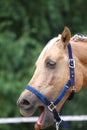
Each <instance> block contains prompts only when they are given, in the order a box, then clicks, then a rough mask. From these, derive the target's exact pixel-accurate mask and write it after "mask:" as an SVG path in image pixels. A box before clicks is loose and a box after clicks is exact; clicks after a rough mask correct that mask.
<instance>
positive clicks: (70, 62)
mask: <svg viewBox="0 0 87 130" xmlns="http://www.w3.org/2000/svg"><path fill="white" fill-rule="evenodd" d="M67 47H68V55H69V68H70V80H71V86H74V85H75V74H74V68H75V61H74V59H73V56H72V48H71V44H70V43H69V44H68V46H67Z"/></svg>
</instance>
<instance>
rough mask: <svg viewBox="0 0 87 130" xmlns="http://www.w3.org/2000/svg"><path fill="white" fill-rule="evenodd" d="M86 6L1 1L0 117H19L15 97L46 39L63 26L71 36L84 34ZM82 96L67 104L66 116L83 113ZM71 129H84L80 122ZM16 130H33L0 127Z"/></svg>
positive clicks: (68, 1) (84, 3) (85, 3)
mask: <svg viewBox="0 0 87 130" xmlns="http://www.w3.org/2000/svg"><path fill="white" fill-rule="evenodd" d="M86 6H87V1H86V0H84V1H83V0H77V1H76V0H73V1H71V0H66V1H64V0H49V1H45V0H37V1H35V0H33V1H32V0H15V1H14V0H0V117H15V116H19V115H20V114H19V109H18V108H17V106H16V101H17V98H18V97H19V94H20V93H21V91H22V90H23V89H24V86H25V84H26V83H27V82H28V81H29V79H30V77H31V76H32V74H33V71H34V63H35V60H36V57H37V56H38V55H39V53H40V50H41V49H42V47H43V46H44V45H45V44H46V43H47V41H48V40H49V39H51V38H52V37H53V36H55V35H58V33H61V31H62V30H63V28H64V26H66V25H67V26H68V27H70V29H71V31H72V33H75V32H76V33H77V32H80V33H81V32H85V33H86V32H87V26H86V24H87V17H86V8H87V7H86ZM84 93H85V94H86V90H85V89H84V90H83V91H82V92H81V93H80V94H78V96H77V95H76V97H75V99H74V100H73V101H72V102H71V103H70V102H69V103H68V104H67V105H66V107H65V108H66V113H65V114H86V107H85V106H86V105H85V104H86V102H85V101H84V102H83V99H84V98H85V97H84ZM77 102H78V104H77ZM70 104H71V105H70ZM81 104H82V105H81ZM72 106H73V107H72ZM82 106H83V107H82ZM78 108H79V109H78ZM83 109H84V111H82V110H83ZM71 126H72V127H71V128H72V129H77V130H78V129H79V130H80V129H82V128H84V129H86V124H85V123H83V122H82V123H81V122H80V123H75V124H74V123H71ZM19 127H20V129H21V130H24V129H30V128H31V129H33V126H32V124H13V125H0V129H1V130H11V129H16V130H19ZM51 128H52V129H53V127H50V128H48V129H51Z"/></svg>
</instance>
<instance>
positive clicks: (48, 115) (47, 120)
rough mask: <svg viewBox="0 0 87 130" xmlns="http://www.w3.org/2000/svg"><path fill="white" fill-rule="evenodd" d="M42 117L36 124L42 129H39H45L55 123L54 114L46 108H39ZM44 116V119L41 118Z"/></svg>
mask: <svg viewBox="0 0 87 130" xmlns="http://www.w3.org/2000/svg"><path fill="white" fill-rule="evenodd" d="M39 109H40V116H39V118H38V120H37V122H36V124H35V126H37V127H40V128H38V130H39V129H44V128H46V127H48V126H50V125H52V124H53V123H54V117H53V113H52V112H50V111H49V110H48V108H47V107H46V106H41V107H39ZM41 116H42V117H41Z"/></svg>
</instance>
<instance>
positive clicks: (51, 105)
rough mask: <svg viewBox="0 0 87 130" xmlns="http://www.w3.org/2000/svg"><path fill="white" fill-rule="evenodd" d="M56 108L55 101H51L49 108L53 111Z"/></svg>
mask: <svg viewBox="0 0 87 130" xmlns="http://www.w3.org/2000/svg"><path fill="white" fill-rule="evenodd" d="M55 108H56V106H55V105H54V103H53V102H51V103H50V105H49V106H48V109H49V110H50V111H51V112H52V111H53V110H54V109H55Z"/></svg>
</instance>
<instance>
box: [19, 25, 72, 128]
mask: <svg viewBox="0 0 87 130" xmlns="http://www.w3.org/2000/svg"><path fill="white" fill-rule="evenodd" d="M70 38H71V32H70V30H69V29H68V28H67V27H65V28H64V31H63V32H62V34H61V35H58V36H57V37H55V38H53V39H51V40H50V41H49V42H48V44H47V45H46V46H45V48H44V49H43V50H42V52H41V54H40V56H39V57H38V59H37V61H36V64H35V65H36V70H35V72H34V75H33V77H32V79H31V80H30V82H29V85H30V86H32V87H33V88H35V89H36V90H38V91H39V92H40V93H42V94H43V95H45V96H46V97H47V99H49V100H50V101H53V100H54V99H55V98H56V97H57V96H58V95H59V93H60V92H61V90H62V89H63V87H64V85H65V84H66V83H67V81H68V80H69V78H70V70H69V65H68V62H69V57H68V50H67V45H68V43H69V41H70ZM70 93H71V87H70V88H69V89H68V91H67V92H66V93H65V95H64V97H63V98H62V100H61V101H60V102H59V103H58V104H57V106H56V109H57V111H58V112H59V111H60V109H61V107H62V106H63V104H64V103H65V101H66V100H67V98H68V97H69V95H70ZM17 104H18V106H19V107H20V112H21V114H22V115H24V116H31V115H33V113H34V112H35V111H36V110H37V109H38V108H39V109H40V116H39V118H38V121H37V123H36V125H35V128H36V129H39V128H37V126H38V125H40V129H43V128H46V127H48V126H50V125H52V124H53V123H54V116H53V113H52V112H51V111H49V109H48V107H47V106H46V105H45V104H44V103H43V102H42V101H41V100H40V99H39V98H38V97H37V96H36V95H35V94H34V93H32V92H31V91H29V90H27V89H25V90H24V91H23V92H22V93H21V95H20V97H19V99H18V101H17Z"/></svg>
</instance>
